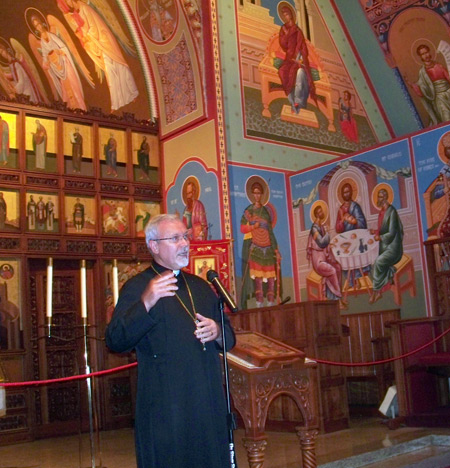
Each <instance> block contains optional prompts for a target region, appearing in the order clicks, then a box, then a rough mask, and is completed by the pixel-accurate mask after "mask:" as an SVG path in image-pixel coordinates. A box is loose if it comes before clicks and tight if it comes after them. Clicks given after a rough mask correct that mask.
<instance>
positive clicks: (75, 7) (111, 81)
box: [56, 0, 139, 111]
mask: <svg viewBox="0 0 450 468" xmlns="http://www.w3.org/2000/svg"><path fill="white" fill-rule="evenodd" d="M56 2H57V4H58V7H59V9H60V10H61V11H62V13H63V15H64V18H65V19H66V21H67V23H68V25H69V26H70V27H71V28H72V30H73V31H74V32H75V34H76V36H77V37H78V39H79V40H80V43H81V45H82V46H83V48H84V49H85V51H86V52H87V54H88V55H89V57H90V58H91V59H92V61H93V62H94V64H95V68H96V71H97V75H98V78H99V80H100V81H102V80H103V78H104V77H105V78H106V83H107V84H108V88H109V94H110V99H111V110H112V111H115V110H117V109H119V108H121V107H123V106H125V105H127V104H129V103H130V102H133V101H134V100H135V99H136V98H137V96H138V94H139V92H138V89H137V87H136V83H135V81H134V78H133V75H132V73H131V70H130V67H129V65H128V64H127V62H126V60H125V58H124V56H123V54H122V50H121V49H122V48H123V50H125V51H126V52H127V53H128V54H129V55H131V56H135V55H136V54H135V52H134V48H133V44H132V43H131V42H130V41H129V39H128V38H127V36H126V34H125V33H124V31H123V29H122V28H121V26H120V24H119V22H118V21H117V18H116V17H115V15H114V13H113V11H112V10H111V7H110V6H109V4H108V2H107V0H90V1H89V3H86V2H84V1H82V0H56ZM108 25H109V26H108ZM113 31H114V33H113Z"/></svg>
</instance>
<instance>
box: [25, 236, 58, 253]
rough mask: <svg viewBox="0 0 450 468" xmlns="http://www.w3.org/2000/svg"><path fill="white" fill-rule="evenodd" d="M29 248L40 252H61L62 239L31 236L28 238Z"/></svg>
mask: <svg viewBox="0 0 450 468" xmlns="http://www.w3.org/2000/svg"><path fill="white" fill-rule="evenodd" d="M27 249H28V250H33V251H38V252H59V251H60V250H61V241H60V240H58V239H42V238H39V239H36V238H33V237H30V238H28V239H27Z"/></svg>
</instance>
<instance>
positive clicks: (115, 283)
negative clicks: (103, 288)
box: [112, 259, 119, 306]
mask: <svg viewBox="0 0 450 468" xmlns="http://www.w3.org/2000/svg"><path fill="white" fill-rule="evenodd" d="M112 293H113V303H114V306H115V305H116V304H117V300H118V299H119V270H118V268H117V260H116V259H114V260H113V266H112Z"/></svg>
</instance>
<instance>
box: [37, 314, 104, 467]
mask: <svg viewBox="0 0 450 468" xmlns="http://www.w3.org/2000/svg"><path fill="white" fill-rule="evenodd" d="M57 327H59V326H55V325H53V324H52V317H51V316H50V317H48V316H47V317H46V323H45V325H41V326H40V327H39V328H44V329H45V330H46V334H45V335H44V336H40V337H39V338H38V339H45V338H54V339H57V340H60V341H66V342H67V341H77V340H79V339H80V338H82V339H83V358H84V368H85V372H84V373H85V375H90V374H91V365H90V352H89V340H97V341H102V339H101V338H97V337H96V336H93V335H90V334H89V329H90V328H92V327H94V325H89V324H88V319H87V317H82V324H81V325H76V326H75V328H81V330H82V334H81V335H77V336H75V337H73V338H69V339H68V338H64V337H62V336H58V335H55V334H54V333H53V329H54V328H57ZM80 367H81V366H80ZM86 386H87V403H88V416H89V447H90V455H91V465H90V466H89V468H106V467H105V466H103V464H102V460H101V447H100V436H99V428H98V424H97V422H96V421H97V418H96V417H95V415H96V411H95V407H94V398H93V397H94V385H93V378H92V377H91V376H89V377H87V378H86ZM80 411H81V402H80ZM95 434H97V437H95ZM96 442H97V443H96ZM97 452H98V454H99V457H98V458H97V459H96V453H97ZM80 460H81V443H80ZM97 461H98V464H97Z"/></svg>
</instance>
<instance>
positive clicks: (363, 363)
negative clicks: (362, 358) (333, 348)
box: [312, 328, 450, 367]
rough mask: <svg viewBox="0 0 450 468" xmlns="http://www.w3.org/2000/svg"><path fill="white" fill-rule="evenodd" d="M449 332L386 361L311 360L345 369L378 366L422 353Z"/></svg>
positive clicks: (444, 332)
mask: <svg viewBox="0 0 450 468" xmlns="http://www.w3.org/2000/svg"><path fill="white" fill-rule="evenodd" d="M449 332H450V328H447V330H445V331H443V332H442V333H441V334H440V335H438V336H437V337H436V338H433V339H432V340H431V341H429V342H428V343H425V344H423V345H422V346H419V347H418V348H416V349H413V350H412V351H408V352H407V353H405V354H401V355H400V356H395V357H391V358H388V359H382V360H381V361H372V362H334V361H324V360H322V359H316V358H312V360H313V361H316V362H318V363H319V364H328V365H331V366H345V367H362V366H376V365H379V364H385V363H387V362H393V361H398V360H399V359H405V358H407V357H409V356H412V355H413V354H416V353H418V352H419V351H422V350H423V349H425V348H428V346H431V345H432V344H433V343H436V341H439V340H440V339H441V338H442V337H443V336H445V335H446V334H447V333H449Z"/></svg>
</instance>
